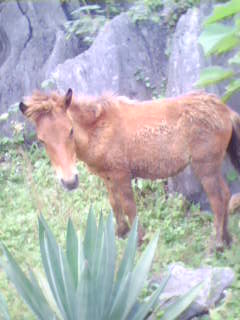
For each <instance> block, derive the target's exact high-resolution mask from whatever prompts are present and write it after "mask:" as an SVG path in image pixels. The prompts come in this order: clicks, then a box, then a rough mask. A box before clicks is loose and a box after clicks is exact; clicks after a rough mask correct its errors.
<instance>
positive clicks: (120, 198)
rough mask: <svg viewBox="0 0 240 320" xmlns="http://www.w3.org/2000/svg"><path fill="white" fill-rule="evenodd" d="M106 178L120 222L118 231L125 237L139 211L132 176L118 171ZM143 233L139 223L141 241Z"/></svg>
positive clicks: (117, 218) (111, 200)
mask: <svg viewBox="0 0 240 320" xmlns="http://www.w3.org/2000/svg"><path fill="white" fill-rule="evenodd" d="M104 180H105V184H106V187H107V190H108V194H109V200H110V203H111V206H112V208H113V211H114V214H115V217H116V220H117V224H118V227H117V233H118V235H119V236H120V237H123V236H125V235H126V233H127V232H128V231H129V225H132V224H133V222H134V219H135V217H136V213H137V209H136V204H135V200H134V195H133V191H132V186H131V178H130V176H129V175H126V174H125V173H124V174H119V173H118V174H116V175H115V174H113V175H111V176H110V175H109V176H108V177H107V178H106V179H104ZM126 216H127V217H128V221H129V223H127V221H126V219H125V217H126ZM143 235H144V232H143V229H142V227H141V225H140V224H139V230H138V237H139V241H140V242H141V241H142V238H143Z"/></svg>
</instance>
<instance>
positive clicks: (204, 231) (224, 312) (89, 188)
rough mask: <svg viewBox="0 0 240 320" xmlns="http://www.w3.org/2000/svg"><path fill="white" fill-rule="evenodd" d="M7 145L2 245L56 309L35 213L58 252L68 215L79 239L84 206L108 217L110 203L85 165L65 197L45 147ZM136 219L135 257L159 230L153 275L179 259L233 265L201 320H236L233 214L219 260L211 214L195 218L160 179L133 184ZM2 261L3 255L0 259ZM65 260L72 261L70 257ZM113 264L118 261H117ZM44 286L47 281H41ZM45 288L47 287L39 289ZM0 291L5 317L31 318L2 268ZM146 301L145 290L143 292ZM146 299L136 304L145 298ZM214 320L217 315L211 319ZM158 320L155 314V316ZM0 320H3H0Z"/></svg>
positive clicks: (0, 197)
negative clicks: (221, 294)
mask: <svg viewBox="0 0 240 320" xmlns="http://www.w3.org/2000/svg"><path fill="white" fill-rule="evenodd" d="M21 149H22V147H18V148H16V147H15V146H12V145H9V146H8V148H6V149H5V150H4V152H1V150H0V159H1V161H0V189H1V192H0V219H1V228H0V240H1V242H4V243H5V245H6V247H7V248H8V249H9V251H10V252H11V254H12V255H13V256H14V257H15V259H16V261H17V263H18V264H19V265H21V266H22V267H23V269H24V272H27V271H28V268H27V266H31V267H34V273H35V274H37V278H38V279H39V283H41V288H42V290H43V291H44V294H46V295H47V297H46V299H47V301H48V302H49V304H51V308H52V309H53V310H54V311H56V310H58V309H57V307H56V304H55V303H54V299H53V298H52V295H50V294H49V293H50V292H51V290H50V289H49V287H48V285H47V281H46V278H45V277H44V276H43V275H42V274H43V271H42V267H41V256H40V251H39V245H38V230H37V213H40V212H42V213H43V214H44V217H45V218H46V219H47V221H48V224H49V226H50V227H51V230H52V231H53V233H54V235H55V237H56V239H57V242H58V243H59V244H60V245H61V246H62V247H64V246H65V242H66V240H65V238H66V228H65V226H66V224H67V221H68V218H69V217H71V219H72V221H73V223H74V226H76V229H77V230H79V233H80V235H81V234H84V231H85V228H86V223H87V214H88V206H89V203H92V204H93V208H94V210H95V212H100V211H101V210H102V213H103V215H104V217H105V218H106V217H107V213H108V212H109V211H110V209H111V208H110V204H109V200H108V196H107V193H106V189H105V187H104V185H103V183H102V181H101V180H100V179H98V178H97V177H96V176H93V175H91V174H90V173H89V172H88V171H87V169H86V167H85V166H84V165H82V164H79V165H78V169H79V181H80V186H79V188H78V190H76V191H74V192H71V193H69V192H65V191H64V190H63V189H62V188H61V186H60V185H59V183H58V181H57V180H56V178H55V173H54V171H53V170H52V168H51V165H50V162H49V159H48V157H47V156H46V153H45V151H44V150H43V148H39V146H38V145H37V144H33V145H32V146H31V147H30V148H29V149H27V150H21ZM134 192H135V198H136V203H137V208H138V214H139V219H140V221H141V223H142V225H143V226H144V228H145V230H146V240H145V242H144V244H143V245H142V246H141V247H140V248H139V251H138V252H137V257H139V255H140V252H142V251H143V250H144V249H145V247H146V243H147V242H148V241H149V239H152V237H153V235H154V234H155V232H156V231H157V230H160V240H159V242H158V245H157V249H156V253H155V259H154V261H153V265H152V272H153V273H154V274H159V273H162V272H163V270H165V269H166V267H167V266H168V265H169V264H171V263H175V262H178V261H182V262H183V263H184V264H185V265H186V266H189V267H194V268H196V267H199V266H203V265H209V266H218V267H231V268H233V269H234V271H235V280H234V284H233V287H232V288H231V289H230V290H227V296H226V299H224V301H223V302H222V303H221V304H220V305H219V306H218V308H214V309H212V310H211V318H210V316H205V318H204V320H209V319H211V320H216V319H217V318H212V314H214V316H215V315H217V316H218V319H227V320H236V319H238V317H239V314H240V305H239V296H240V267H239V266H240V251H239V246H240V232H239V231H240V223H239V215H238V214H236V215H234V216H231V217H230V218H229V222H230V226H229V227H230V231H231V233H232V235H233V239H234V241H233V245H232V248H231V249H230V250H225V251H224V253H222V254H210V252H209V247H210V236H211V232H212V227H213V216H212V214H209V213H206V212H200V210H199V207H198V206H195V205H190V204H189V203H187V202H186V200H184V198H183V197H181V196H168V194H167V193H166V192H165V183H164V181H162V182H161V181H154V182H152V181H148V180H141V179H140V180H138V182H137V184H135V185H134ZM126 242H127V240H126V239H125V240H122V239H118V240H117V241H116V247H117V251H118V253H119V255H118V256H119V257H122V256H123V252H124V248H125V246H126ZM0 256H1V253H0ZM69 259H70V258H69ZM117 265H119V262H118V263H117ZM44 280H45V281H44ZM45 288H46V289H45ZM0 292H2V293H3V295H4V297H5V298H6V302H7V304H8V306H9V313H10V317H11V319H24V320H33V319H34V318H33V316H32V314H31V313H30V312H29V310H28V309H27V308H26V307H25V305H24V304H23V303H22V301H21V300H20V298H19V297H18V295H17V294H16V291H15V290H14V289H13V287H12V286H11V285H10V283H9V282H8V281H7V279H6V276H5V274H4V273H3V270H1V269H0ZM145 292H146V293H147V294H146V295H147V296H149V295H150V292H149V290H146V289H145ZM146 295H144V296H142V298H141V299H145V297H146ZM217 316H216V317H217ZM158 317H160V315H158ZM0 318H1V317H0Z"/></svg>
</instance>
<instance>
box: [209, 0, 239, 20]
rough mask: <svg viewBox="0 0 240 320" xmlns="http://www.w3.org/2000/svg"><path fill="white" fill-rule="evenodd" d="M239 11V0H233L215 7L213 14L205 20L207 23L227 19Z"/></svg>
mask: <svg viewBox="0 0 240 320" xmlns="http://www.w3.org/2000/svg"><path fill="white" fill-rule="evenodd" d="M239 12H240V1H239V0H231V1H228V2H227V3H225V4H222V5H217V6H215V7H214V10H213V13H212V15H211V16H210V17H209V18H208V19H207V20H206V21H205V25H207V24H211V23H215V22H217V21H220V20H223V19H226V18H228V17H231V16H233V15H234V14H236V13H239Z"/></svg>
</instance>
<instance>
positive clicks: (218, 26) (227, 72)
mask: <svg viewBox="0 0 240 320" xmlns="http://www.w3.org/2000/svg"><path fill="white" fill-rule="evenodd" d="M239 13H240V2H239V1H238V0H230V1H228V2H227V3H224V4H221V5H216V6H215V8H214V11H213V13H212V15H211V16H210V17H209V18H207V19H206V21H205V23H204V29H203V31H202V33H201V35H200V37H199V43H200V44H201V45H202V47H203V50H204V53H205V55H206V56H209V55H219V54H223V53H229V52H230V53H231V54H232V55H233V56H232V57H231V58H229V59H228V68H227V69H226V68H222V67H220V66H219V67H218V66H213V67H209V68H206V69H203V70H202V72H201V73H200V78H199V81H198V82H197V86H198V87H206V86H208V85H211V84H216V83H218V82H221V81H223V80H226V79H228V81H229V82H228V85H227V86H226V87H225V93H224V95H223V101H227V100H228V99H229V98H230V97H231V96H232V95H233V94H234V93H236V92H237V91H239V90H240V79H239V67H240V53H239V51H238V52H237V53H236V49H235V48H238V49H237V50H239V46H240V18H239ZM233 17H234V19H233ZM224 19H232V22H233V23H232V24H231V25H226V24H224V23H220V22H222V20H224ZM234 49H235V50H234Z"/></svg>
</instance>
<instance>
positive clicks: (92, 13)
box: [65, 0, 123, 45]
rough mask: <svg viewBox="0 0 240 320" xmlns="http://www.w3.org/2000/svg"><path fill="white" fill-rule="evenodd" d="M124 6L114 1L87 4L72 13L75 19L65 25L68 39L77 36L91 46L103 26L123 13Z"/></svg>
mask: <svg viewBox="0 0 240 320" xmlns="http://www.w3.org/2000/svg"><path fill="white" fill-rule="evenodd" d="M84 2H85V1H84ZM122 6H123V4H121V3H120V2H119V3H118V2H117V1H114V0H108V1H105V3H103V4H102V5H99V4H97V3H96V4H87V3H86V2H85V5H83V6H80V7H79V8H78V9H76V10H74V11H73V12H72V13H71V15H72V18H73V19H72V20H71V21H67V22H66V23H65V28H66V31H67V39H69V38H70V37H71V36H73V35H77V36H79V37H81V38H82V39H83V41H84V42H85V43H86V44H87V45H90V44H91V43H92V42H93V40H94V38H95V37H96V35H97V33H98V32H99V31H100V29H101V28H102V26H103V25H104V24H105V23H106V22H107V21H108V20H109V19H111V18H112V17H114V16H115V15H117V14H119V13H120V12H121V11H122Z"/></svg>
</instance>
